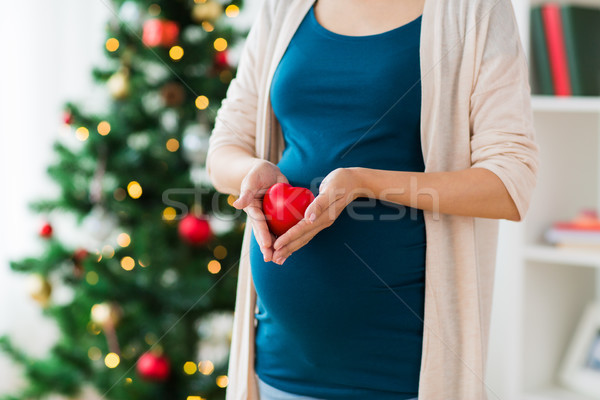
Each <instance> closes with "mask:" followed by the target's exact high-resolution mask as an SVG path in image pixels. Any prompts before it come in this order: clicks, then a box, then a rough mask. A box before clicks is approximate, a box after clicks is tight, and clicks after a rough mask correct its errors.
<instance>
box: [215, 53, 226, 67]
mask: <svg viewBox="0 0 600 400" xmlns="http://www.w3.org/2000/svg"><path fill="white" fill-rule="evenodd" d="M228 58H229V54H228V52H227V50H224V51H217V52H216V53H215V58H214V63H215V67H217V68H229V60H228Z"/></svg>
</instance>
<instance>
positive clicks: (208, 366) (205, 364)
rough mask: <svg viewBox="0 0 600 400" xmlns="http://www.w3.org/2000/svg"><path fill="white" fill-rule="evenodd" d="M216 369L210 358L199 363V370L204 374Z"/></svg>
mask: <svg viewBox="0 0 600 400" xmlns="http://www.w3.org/2000/svg"><path fill="white" fill-rule="evenodd" d="M214 370H215V366H214V364H213V363H212V361H210V360H206V361H200V363H198V371H200V373H201V374H202V375H210V374H212V373H213V371H214Z"/></svg>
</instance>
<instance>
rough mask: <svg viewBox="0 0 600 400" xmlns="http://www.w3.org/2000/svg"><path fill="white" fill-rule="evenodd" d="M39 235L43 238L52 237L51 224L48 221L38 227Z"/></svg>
mask: <svg viewBox="0 0 600 400" xmlns="http://www.w3.org/2000/svg"><path fill="white" fill-rule="evenodd" d="M40 236H41V237H43V238H50V237H52V225H50V224H49V223H48V222H46V223H45V224H44V225H42V227H41V228H40Z"/></svg>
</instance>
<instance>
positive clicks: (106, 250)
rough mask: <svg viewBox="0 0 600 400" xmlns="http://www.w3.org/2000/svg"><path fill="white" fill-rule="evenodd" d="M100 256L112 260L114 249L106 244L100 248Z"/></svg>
mask: <svg viewBox="0 0 600 400" xmlns="http://www.w3.org/2000/svg"><path fill="white" fill-rule="evenodd" d="M102 255H103V256H104V257H106V258H112V257H113V256H114V255H115V249H114V248H113V247H112V246H111V245H109V244H106V245H104V247H102Z"/></svg>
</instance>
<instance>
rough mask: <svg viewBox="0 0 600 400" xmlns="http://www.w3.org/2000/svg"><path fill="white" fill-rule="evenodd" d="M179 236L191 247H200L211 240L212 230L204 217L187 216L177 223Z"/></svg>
mask: <svg viewBox="0 0 600 400" xmlns="http://www.w3.org/2000/svg"><path fill="white" fill-rule="evenodd" d="M179 236H180V237H181V238H182V239H183V240H185V241H186V242H188V243H189V244H192V245H196V246H198V245H202V244H205V243H206V242H208V241H209V240H210V239H211V238H212V229H211V228H210V224H209V223H208V220H207V219H206V218H205V217H197V216H195V215H193V214H188V215H186V216H185V217H183V219H182V220H181V222H179Z"/></svg>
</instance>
